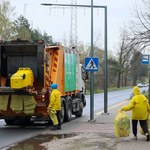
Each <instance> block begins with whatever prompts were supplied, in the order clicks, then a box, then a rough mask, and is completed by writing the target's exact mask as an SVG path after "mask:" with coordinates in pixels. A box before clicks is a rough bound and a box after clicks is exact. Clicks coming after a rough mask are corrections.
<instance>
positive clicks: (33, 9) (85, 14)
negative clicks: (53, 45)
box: [10, 0, 141, 52]
mask: <svg viewBox="0 0 150 150" xmlns="http://www.w3.org/2000/svg"><path fill="white" fill-rule="evenodd" d="M140 1H141V0H93V3H94V5H101V6H107V7H108V16H107V17H108V49H109V50H111V51H114V52H116V49H117V45H118V42H119V34H120V29H121V27H123V26H124V25H125V24H127V23H128V22H129V20H130V19H132V17H133V15H132V14H133V10H134V9H133V6H134V5H135V2H136V3H139V2H140ZM10 2H11V5H12V6H15V11H16V17H17V16H19V15H21V14H22V15H24V16H25V17H26V18H27V19H28V20H29V22H30V24H31V26H32V27H33V28H39V30H40V31H42V32H44V31H45V32H46V33H48V34H49V35H52V37H53V40H54V41H60V42H63V41H69V36H70V22H71V21H70V16H71V15H70V8H66V9H62V8H53V7H46V6H42V5H41V3H61V4H64V3H65V4H66V3H67V4H70V3H71V0H30V1H29V0H10ZM77 3H78V4H83V5H84V4H86V5H90V4H91V0H77ZM50 8H51V9H50ZM90 13H91V10H90V8H86V9H84V8H78V15H77V17H78V20H77V31H78V41H82V42H84V43H85V44H89V45H90V43H91V22H90V21H91V15H90ZM97 39H99V43H97V45H100V47H103V44H104V42H103V39H104V10H103V9H102V8H100V9H94V41H96V40H97Z"/></svg>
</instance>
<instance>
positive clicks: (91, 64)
mask: <svg viewBox="0 0 150 150" xmlns="http://www.w3.org/2000/svg"><path fill="white" fill-rule="evenodd" d="M84 62H85V63H84V68H85V71H87V72H90V74H91V75H93V76H90V81H91V80H92V82H90V83H91V84H92V85H93V86H92V87H91V86H90V88H91V89H90V96H91V98H90V121H94V92H93V91H94V79H93V78H92V77H94V71H98V58H96V57H95V58H94V57H86V58H85V61H84ZM91 91H92V92H91Z"/></svg>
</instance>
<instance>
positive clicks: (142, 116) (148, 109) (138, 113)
mask: <svg viewBox="0 0 150 150" xmlns="http://www.w3.org/2000/svg"><path fill="white" fill-rule="evenodd" d="M133 93H134V96H133V97H132V99H131V101H130V103H129V104H128V105H127V106H124V107H123V108H121V110H122V111H129V110H132V119H133V120H146V119H147V118H148V116H149V113H150V106H149V102H148V99H147V98H146V97H145V96H144V95H143V94H141V93H140V89H139V88H138V87H137V86H135V87H134V88H133Z"/></svg>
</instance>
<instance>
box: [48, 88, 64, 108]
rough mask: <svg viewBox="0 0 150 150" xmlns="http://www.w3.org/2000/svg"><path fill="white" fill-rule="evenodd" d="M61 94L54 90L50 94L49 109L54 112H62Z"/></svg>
mask: <svg viewBox="0 0 150 150" xmlns="http://www.w3.org/2000/svg"><path fill="white" fill-rule="evenodd" d="M60 96H61V93H60V92H59V90H57V89H53V90H52V92H51V94H50V99H49V101H50V102H49V106H48V108H50V109H53V110H61V98H60Z"/></svg>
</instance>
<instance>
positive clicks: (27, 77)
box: [0, 39, 86, 125]
mask: <svg viewBox="0 0 150 150" xmlns="http://www.w3.org/2000/svg"><path fill="white" fill-rule="evenodd" d="M84 81H85V79H84V69H83V67H82V65H81V64H80V60H79V54H78V53H77V51H76V50H75V49H74V48H65V47H63V46H62V45H61V44H59V43H58V44H55V45H45V43H44V41H42V40H39V41H27V40H19V39H18V40H12V41H0V119H4V120H5V122H6V124H8V125H15V124H16V123H27V124H28V123H29V122H31V121H33V122H34V121H48V122H49V121H50V118H49V115H48V113H47V107H48V105H49V95H50V92H49V91H48V87H49V85H51V84H53V83H56V84H58V89H59V90H60V92H61V102H62V104H61V105H62V109H61V121H62V122H67V121H70V119H71V118H72V115H75V117H81V116H82V114H83V109H84V107H85V106H86V100H85V95H84V92H85V85H84V84H85V82H84Z"/></svg>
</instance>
